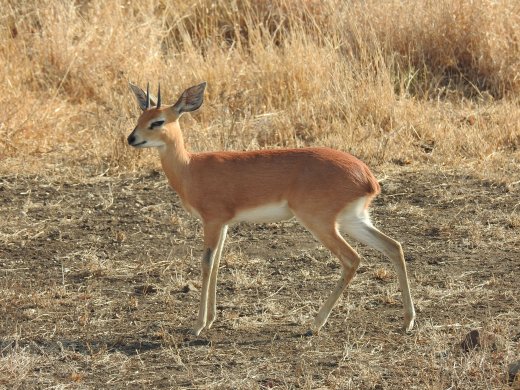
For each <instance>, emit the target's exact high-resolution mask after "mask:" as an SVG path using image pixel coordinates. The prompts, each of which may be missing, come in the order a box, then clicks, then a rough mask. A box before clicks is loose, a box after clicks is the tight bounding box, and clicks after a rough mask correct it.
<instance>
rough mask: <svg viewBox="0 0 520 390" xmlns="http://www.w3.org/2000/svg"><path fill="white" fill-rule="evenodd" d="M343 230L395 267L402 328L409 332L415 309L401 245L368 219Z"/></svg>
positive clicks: (346, 226) (349, 225)
mask: <svg viewBox="0 0 520 390" xmlns="http://www.w3.org/2000/svg"><path fill="white" fill-rule="evenodd" d="M342 228H343V230H345V232H346V233H347V234H349V235H350V236H351V237H352V238H354V239H355V240H358V241H359V242H361V243H363V244H365V245H368V246H369V247H371V248H373V249H375V250H377V251H379V252H381V253H383V254H385V255H386V256H388V257H389V258H390V261H391V262H392V264H393V265H394V267H395V270H396V272H397V277H398V279H399V288H400V289H401V294H402V297H403V306H404V328H405V330H406V331H410V330H411V329H412V328H413V324H414V321H415V309H414V306H413V301H412V296H411V294H410V283H409V281H408V275H407V273H406V264H405V261H404V254H403V249H402V247H401V244H400V243H399V242H397V241H395V240H393V239H391V238H390V237H388V236H386V235H384V234H383V233H381V232H380V231H379V230H377V229H376V228H375V227H374V226H372V224H371V223H370V221H369V220H368V218H362V219H360V220H358V221H355V222H354V223H351V224H345V225H344V226H342Z"/></svg>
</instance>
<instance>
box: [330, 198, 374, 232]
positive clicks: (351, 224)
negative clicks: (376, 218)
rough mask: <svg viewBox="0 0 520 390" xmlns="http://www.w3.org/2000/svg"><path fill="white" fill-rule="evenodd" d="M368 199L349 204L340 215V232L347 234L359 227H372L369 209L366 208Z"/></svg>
mask: <svg viewBox="0 0 520 390" xmlns="http://www.w3.org/2000/svg"><path fill="white" fill-rule="evenodd" d="M367 200H368V199H367V197H362V198H359V199H357V200H355V201H353V202H352V203H349V204H348V205H347V207H345V208H344V209H343V210H342V211H341V212H340V213H339V215H338V219H337V223H338V224H339V227H340V231H342V232H347V233H348V231H350V230H352V229H356V227H357V226H359V225H368V226H372V222H370V215H369V214H368V209H367V208H366V207H365V205H366V203H367Z"/></svg>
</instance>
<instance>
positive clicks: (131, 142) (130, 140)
mask: <svg viewBox="0 0 520 390" xmlns="http://www.w3.org/2000/svg"><path fill="white" fill-rule="evenodd" d="M134 142H135V135H134V133H132V134H130V135H129V136H128V144H129V145H132V144H133V143H134Z"/></svg>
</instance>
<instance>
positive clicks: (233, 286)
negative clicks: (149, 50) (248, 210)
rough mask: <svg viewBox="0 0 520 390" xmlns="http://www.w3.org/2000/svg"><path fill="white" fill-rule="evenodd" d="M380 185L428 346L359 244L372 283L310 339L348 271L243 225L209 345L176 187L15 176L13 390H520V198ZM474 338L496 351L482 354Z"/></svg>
mask: <svg viewBox="0 0 520 390" xmlns="http://www.w3.org/2000/svg"><path fill="white" fill-rule="evenodd" d="M378 176H379V177H380V178H381V179H382V186H383V194H382V195H381V196H380V197H379V198H378V199H377V200H376V202H375V204H374V207H373V211H372V216H373V220H374V222H375V224H376V225H377V226H378V227H380V228H381V230H382V231H384V232H385V233H387V234H388V235H390V236H392V237H394V238H396V239H398V240H400V241H401V242H402V244H403V247H404V250H405V255H406V259H407V264H408V270H409V274H410V279H411V284H412V293H413V296H414V299H415V301H416V306H417V324H416V326H415V328H414V330H413V331H412V332H411V333H410V334H405V333H404V332H403V331H402V329H401V324H402V315H403V311H402V306H401V297H400V292H399V290H398V286H397V280H396V276H395V273H394V271H393V269H392V268H391V265H390V263H389V262H388V260H387V259H385V258H384V257H383V256H382V255H380V254H378V253H376V252H373V251H371V250H369V249H366V248H365V247H361V246H357V248H358V249H359V251H360V253H361V254H362V255H363V259H364V260H363V262H362V265H361V267H360V269H359V272H358V274H357V276H356V277H355V278H354V280H353V282H352V284H351V286H350V287H349V289H348V291H347V292H346V293H345V295H344V296H343V298H342V299H341V300H340V302H339V304H338V306H337V307H335V309H334V310H333V312H332V315H331V318H330V319H329V322H328V323H327V325H326V326H325V327H324V329H323V330H322V332H320V334H319V335H315V336H312V337H305V336H304V335H303V334H304V333H305V331H306V330H307V327H308V325H309V324H310V322H311V321H312V318H313V317H314V315H315V313H316V311H317V310H318V308H319V305H320V304H321V302H323V300H324V299H325V298H326V297H327V295H328V294H329V292H330V290H331V289H332V288H333V285H334V284H335V282H336V279H337V278H338V277H339V274H340V269H339V263H338V261H337V260H336V259H335V258H333V257H332V256H331V255H330V253H329V252H328V251H327V250H325V249H324V248H323V247H320V246H319V244H318V243H317V242H316V241H315V240H314V239H313V238H312V236H311V235H310V234H309V233H307V232H306V231H305V230H304V229H303V228H301V227H300V226H299V225H298V224H297V223H296V222H294V221H289V222H285V223H281V224H267V225H238V226H235V227H232V228H231V229H230V231H229V238H228V241H227V243H226V247H225V250H224V255H223V259H222V263H221V273H220V277H219V286H218V317H217V320H216V322H215V324H214V325H213V328H212V329H211V330H209V331H203V333H202V334H201V336H200V337H195V336H193V335H191V333H190V328H191V326H192V324H193V322H194V321H195V318H196V314H197V309H198V300H199V291H198V288H199V287H200V271H199V262H200V261H199V258H200V257H201V229H200V228H201V225H200V223H199V222H198V221H196V220H195V219H193V218H191V217H190V216H188V215H187V214H186V212H185V211H184V210H182V209H181V207H180V206H179V203H178V200H177V197H176V195H175V194H174V193H173V192H172V191H171V190H170V189H169V188H168V187H167V184H166V181H165V180H164V178H163V176H162V174H161V173H158V172H153V171H150V172H148V173H143V174H141V175H129V174H128V175H124V176H119V177H93V178H91V179H89V180H88V181H85V180H79V179H78V181H77V182H75V181H72V180H71V179H67V180H61V179H56V178H54V179H53V178H52V177H49V176H45V175H43V174H42V175H41V176H30V177H28V176H8V177H3V178H0V205H1V213H0V216H1V218H2V223H1V230H0V372H1V374H0V387H3V388H222V389H227V388H243V389H255V388H256V389H268V388H309V389H311V388H312V389H317V388H327V389H328V388H341V389H347V388H351V389H358V388H359V389H397V388H399V389H448V388H452V389H500V388H512V387H515V386H518V382H517V385H515V384H508V378H507V374H506V372H507V366H508V364H509V363H511V362H513V361H515V360H517V359H518V358H519V357H520V345H519V344H520V342H519V341H520V314H519V313H520V310H519V309H520V302H519V294H518V286H519V283H518V275H519V270H520V240H519V229H520V215H519V211H520V209H519V208H520V206H519V192H518V185H517V186H516V187H515V186H512V187H511V186H509V187H508V186H506V185H503V184H500V183H494V182H491V181H486V180H481V179H479V178H477V177H474V176H470V175H468V174H465V173H464V172H463V171H456V170H453V169H451V170H443V169H441V168H439V167H422V168H417V167H412V166H405V167H396V168H393V169H389V171H388V172H381V171H379V172H378ZM472 329H477V330H479V332H480V335H481V342H480V346H479V347H477V348H475V349H474V350H473V349H471V348H470V349H471V350H470V351H467V352H464V351H463V350H462V349H461V346H460V343H461V341H462V340H463V339H464V336H465V335H466V334H467V333H468V332H469V331H470V330H472ZM511 386H512V387H511Z"/></svg>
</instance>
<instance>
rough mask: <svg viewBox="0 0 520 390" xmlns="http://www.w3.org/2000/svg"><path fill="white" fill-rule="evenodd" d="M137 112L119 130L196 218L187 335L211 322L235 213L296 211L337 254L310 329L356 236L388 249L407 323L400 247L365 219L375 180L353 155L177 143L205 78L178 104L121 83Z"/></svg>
mask: <svg viewBox="0 0 520 390" xmlns="http://www.w3.org/2000/svg"><path fill="white" fill-rule="evenodd" d="M130 87H131V89H132V91H133V92H134V94H135V97H136V98H137V102H138V103H139V106H140V107H141V109H142V110H143V113H142V114H141V116H140V117H139V119H138V120H137V126H136V127H135V129H134V130H133V131H132V133H131V134H130V135H129V136H128V143H129V144H130V145H131V146H134V147H136V148H157V149H158V151H159V157H160V159H161V163H162V167H163V169H164V172H165V174H166V176H167V178H168V181H169V183H170V185H171V187H172V188H173V189H174V190H175V191H176V192H177V194H179V197H180V199H181V202H182V204H183V206H184V208H185V209H186V210H187V211H188V212H190V213H191V214H193V215H195V216H197V217H198V218H200V219H201V220H202V223H203V226H204V253H203V257H202V288H201V299H200V308H199V315H198V319H197V321H196V323H195V327H194V333H195V334H196V335H199V334H200V332H201V331H202V329H204V328H208V329H209V328H210V327H211V325H212V324H213V321H214V320H215V316H216V285H217V274H218V268H219V262H220V255H221V253H222V247H223V246H224V240H225V238H226V232H227V228H228V225H230V224H232V223H237V222H241V221H247V222H275V221H282V220H287V219H290V218H292V217H295V218H296V219H297V220H298V221H299V222H300V223H301V224H302V225H303V226H305V227H306V228H307V229H308V230H309V231H310V232H311V233H312V234H313V235H314V237H316V238H317V239H318V240H319V241H320V242H321V243H322V244H323V245H324V246H325V247H327V248H328V249H329V250H330V251H331V252H332V253H333V254H334V255H335V256H336V257H337V258H338V259H339V261H340V263H341V266H342V269H343V270H342V271H343V272H342V274H341V278H340V279H339V281H338V283H337V285H336V287H335V288H334V291H332V293H331V294H330V296H329V298H328V299H327V301H326V302H325V303H324V304H323V306H321V308H320V310H319V312H318V315H317V316H316V319H315V320H314V323H313V325H312V330H311V331H309V334H312V332H313V331H314V332H317V331H319V330H320V328H321V327H322V326H323V325H324V324H325V322H326V321H327V318H328V317H329V314H330V312H331V310H332V307H333V306H334V304H335V303H336V301H337V300H338V298H339V297H340V295H341V294H342V292H343V291H344V290H345V288H346V287H347V285H348V283H349V282H350V280H351V279H352V277H353V276H354V274H355V272H356V269H357V268H358V266H359V262H360V257H359V255H358V254H357V253H356V251H355V250H354V249H353V248H352V247H351V246H350V245H349V244H348V243H347V242H346V241H345V240H344V239H343V237H342V236H341V234H340V232H345V233H347V234H348V235H349V236H351V237H352V238H354V239H355V240H357V241H359V242H361V243H363V244H366V245H368V246H369V247H371V248H374V249H376V250H378V251H380V252H382V253H384V254H385V255H387V256H388V257H389V258H390V260H391V262H392V263H393V265H394V266H395V269H396V271H397V275H398V278H399V287H400V289H401V293H402V298H403V305H404V328H405V329H406V330H407V331H408V330H410V329H412V327H413V324H414V318H415V310H414V306H413V302H412V297H411V295H410V287H409V282H408V277H407V274H406V265H405V261H404V255H403V250H402V249H401V245H400V244H399V242H397V241H395V240H393V239H391V238H389V237H387V236H385V235H384V234H383V233H381V232H380V231H379V230H377V229H376V228H375V227H374V226H373V225H372V223H371V222H370V217H369V213H368V206H369V205H370V202H371V201H372V199H373V198H374V197H375V196H376V195H377V194H378V193H379V191H380V187H379V184H378V182H377V180H376V178H375V177H374V175H373V174H372V173H371V172H370V170H369V169H368V167H367V166H366V165H365V164H364V163H363V162H362V161H360V160H358V159H357V158H356V157H354V156H352V155H350V154H348V153H345V152H340V151H337V150H333V149H328V148H303V149H279V150H256V151H247V152H207V153H190V152H188V151H187V150H186V148H185V147H184V140H183V137H182V133H181V129H180V126H179V118H180V117H181V115H182V114H183V113H185V112H191V111H195V110H197V109H198V108H199V107H200V106H201V105H202V101H203V96H204V89H205V88H206V83H202V84H199V85H195V86H193V87H191V88H188V89H187V90H185V91H184V92H183V93H182V95H181V96H180V98H179V100H177V103H175V104H174V105H172V106H162V105H161V91H160V87H159V92H158V96H157V99H155V98H154V97H151V96H150V91H149V88H148V87H147V91H146V93H145V92H144V91H143V90H141V89H140V88H139V87H137V86H135V85H133V84H130Z"/></svg>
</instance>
